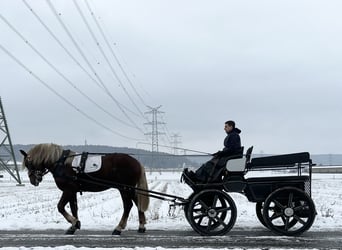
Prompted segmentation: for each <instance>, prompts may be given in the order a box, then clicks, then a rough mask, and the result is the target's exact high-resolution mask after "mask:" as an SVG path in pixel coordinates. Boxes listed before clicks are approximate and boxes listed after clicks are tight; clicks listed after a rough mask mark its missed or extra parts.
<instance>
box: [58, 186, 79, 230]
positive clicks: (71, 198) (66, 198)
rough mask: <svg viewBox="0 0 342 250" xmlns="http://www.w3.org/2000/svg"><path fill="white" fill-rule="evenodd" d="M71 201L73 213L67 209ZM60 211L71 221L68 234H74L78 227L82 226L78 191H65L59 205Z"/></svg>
mask: <svg viewBox="0 0 342 250" xmlns="http://www.w3.org/2000/svg"><path fill="white" fill-rule="evenodd" d="M68 202H69V203H70V208H71V211H72V214H73V215H71V214H69V213H68V212H67V211H66V210H65V205H66V204H67V203H68ZM57 208H58V211H59V212H60V213H61V214H62V215H63V216H64V218H65V219H66V220H67V221H68V222H70V223H71V227H70V228H69V229H68V230H67V231H66V234H74V233H75V231H76V230H77V229H79V228H80V227H81V223H80V221H79V220H78V218H77V199H76V193H72V192H63V194H62V197H61V199H60V200H59V202H58V205H57Z"/></svg>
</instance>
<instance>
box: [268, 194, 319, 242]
mask: <svg viewBox="0 0 342 250" xmlns="http://www.w3.org/2000/svg"><path fill="white" fill-rule="evenodd" d="M262 214H263V218H264V221H265V223H266V225H267V227H268V228H269V229H271V230H272V231H273V232H275V233H277V234H280V235H287V236H296V235H300V234H302V233H303V232H305V231H306V230H308V229H309V228H310V227H311V225H312V223H313V222H314V220H315V216H316V209H315V204H314V203H313V201H312V199H311V197H310V196H309V195H308V194H307V193H305V192H304V191H302V190H300V189H298V188H293V187H283V188H279V189H277V190H275V191H274V192H272V193H271V194H270V195H269V196H268V197H267V199H266V200H265V203H264V206H263V212H262Z"/></svg>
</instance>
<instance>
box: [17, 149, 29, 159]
mask: <svg viewBox="0 0 342 250" xmlns="http://www.w3.org/2000/svg"><path fill="white" fill-rule="evenodd" d="M19 151H20V153H21V154H22V155H23V156H24V157H25V158H26V157H27V153H26V152H25V151H24V150H21V149H20V150H19Z"/></svg>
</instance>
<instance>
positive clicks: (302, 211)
mask: <svg viewBox="0 0 342 250" xmlns="http://www.w3.org/2000/svg"><path fill="white" fill-rule="evenodd" d="M252 150H253V147H250V148H249V149H248V150H247V152H246V154H245V155H244V156H243V157H242V158H238V159H230V160H228V161H227V164H226V167H225V168H223V169H221V170H220V171H219V172H218V173H216V177H215V178H214V179H215V181H213V182H209V183H205V184H203V183H200V184H197V183H195V182H193V181H192V180H191V179H190V178H189V177H188V176H187V175H186V174H184V173H183V175H182V179H183V180H184V181H185V182H186V183H187V184H188V185H189V186H190V187H191V188H192V189H193V193H192V194H191V195H190V197H188V199H187V202H185V204H184V212H185V216H186V218H187V220H188V222H189V223H190V225H191V227H192V228H193V229H194V230H195V231H196V232H197V233H199V234H201V235H223V234H226V233H227V232H229V231H230V230H231V229H232V227H233V226H234V224H235V221H236V217H237V209H236V205H235V202H234V200H233V199H232V198H231V196H230V195H229V193H231V192H237V193H240V194H243V195H245V196H246V197H247V199H248V200H249V201H250V202H254V203H255V207H256V215H257V218H258V219H259V221H260V222H261V223H262V225H264V226H265V227H267V228H269V229H270V230H271V231H273V232H274V233H276V234H279V235H286V236H296V235H300V234H301V233H303V232H305V231H306V230H308V229H309V228H310V227H311V225H312V223H313V222H314V219H315V216H316V210H315V205H314V202H313V200H312V199H311V175H312V166H313V164H312V161H311V159H310V154H309V153H307V152H303V153H294V154H286V155H276V156H268V157H259V158H253V159H252V158H251V155H252ZM266 170H272V173H277V174H279V175H280V176H268V177H251V178H249V177H248V173H252V171H262V172H264V173H266Z"/></svg>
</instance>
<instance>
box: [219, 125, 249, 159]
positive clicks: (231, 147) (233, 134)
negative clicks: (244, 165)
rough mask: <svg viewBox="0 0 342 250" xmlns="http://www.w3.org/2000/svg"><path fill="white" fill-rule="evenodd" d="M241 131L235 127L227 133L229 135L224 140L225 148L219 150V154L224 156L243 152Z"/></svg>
mask: <svg viewBox="0 0 342 250" xmlns="http://www.w3.org/2000/svg"><path fill="white" fill-rule="evenodd" d="M240 133H241V130H240V129H238V128H234V129H233V130H232V131H230V132H229V133H227V136H226V138H225V139H224V142H223V145H224V148H223V149H222V151H219V152H218V156H220V157H222V156H230V155H235V154H242V153H243V152H242V147H241V139H240Z"/></svg>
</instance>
